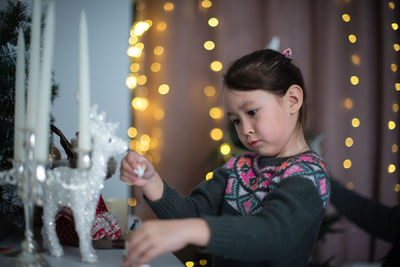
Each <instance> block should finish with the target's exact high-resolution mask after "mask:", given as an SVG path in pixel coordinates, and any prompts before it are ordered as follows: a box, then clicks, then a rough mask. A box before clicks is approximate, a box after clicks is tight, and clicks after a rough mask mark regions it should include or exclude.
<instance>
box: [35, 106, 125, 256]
mask: <svg viewBox="0 0 400 267" xmlns="http://www.w3.org/2000/svg"><path fill="white" fill-rule="evenodd" d="M89 124H90V125H89V128H90V134H91V137H92V151H91V153H90V164H89V166H90V167H89V168H88V169H72V168H69V167H65V166H62V167H58V168H55V169H52V170H50V171H48V175H49V178H48V179H46V181H45V183H44V188H43V191H44V199H43V201H44V205H43V228H42V235H43V245H44V247H45V248H47V249H48V250H49V251H50V254H51V255H53V256H56V257H60V256H62V255H63V249H62V247H61V245H60V242H59V240H58V237H57V234H56V229H55V227H56V223H55V217H56V214H57V212H58V210H59V209H60V208H61V207H63V206H67V207H70V208H71V209H72V211H73V215H74V220H75V227H76V232H77V233H78V235H79V249H80V252H81V256H82V261H83V262H88V263H93V262H96V261H97V255H96V253H95V251H94V249H93V246H92V236H91V229H92V226H93V223H94V219H95V213H96V206H97V203H98V200H99V196H100V192H101V190H102V189H103V187H104V186H103V183H104V180H105V177H106V173H107V162H108V159H109V158H110V157H113V156H116V155H118V154H122V153H124V152H125V151H126V150H127V148H128V146H127V142H125V141H123V140H122V139H120V138H119V137H117V136H116V134H115V132H116V129H117V124H115V123H111V122H108V121H106V119H105V114H98V113H97V108H96V106H94V107H93V108H92V110H91V114H90V121H89Z"/></svg>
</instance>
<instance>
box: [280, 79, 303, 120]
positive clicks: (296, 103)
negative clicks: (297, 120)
mask: <svg viewBox="0 0 400 267" xmlns="http://www.w3.org/2000/svg"><path fill="white" fill-rule="evenodd" d="M284 98H285V102H286V103H287V107H288V109H289V112H290V113H291V114H294V113H296V112H298V111H299V110H300V108H301V106H302V105H303V89H301V87H300V86H298V85H297V84H293V85H291V86H290V87H289V89H288V90H287V91H286V94H285V95H284Z"/></svg>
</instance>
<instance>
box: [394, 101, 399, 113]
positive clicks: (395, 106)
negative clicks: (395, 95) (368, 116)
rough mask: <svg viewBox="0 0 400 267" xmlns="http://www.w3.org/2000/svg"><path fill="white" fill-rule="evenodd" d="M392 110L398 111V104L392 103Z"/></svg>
mask: <svg viewBox="0 0 400 267" xmlns="http://www.w3.org/2000/svg"><path fill="white" fill-rule="evenodd" d="M392 110H393V112H398V111H399V104H397V103H394V104H393V105H392Z"/></svg>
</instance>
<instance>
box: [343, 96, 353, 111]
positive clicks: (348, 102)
mask: <svg viewBox="0 0 400 267" xmlns="http://www.w3.org/2000/svg"><path fill="white" fill-rule="evenodd" d="M344 107H345V108H346V109H348V110H350V109H352V108H353V100H352V99H351V98H346V99H345V100H344Z"/></svg>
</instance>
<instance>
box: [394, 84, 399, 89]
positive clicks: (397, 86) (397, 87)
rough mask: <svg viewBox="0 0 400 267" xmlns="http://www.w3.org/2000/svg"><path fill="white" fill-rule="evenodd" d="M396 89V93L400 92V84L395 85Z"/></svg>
mask: <svg viewBox="0 0 400 267" xmlns="http://www.w3.org/2000/svg"><path fill="white" fill-rule="evenodd" d="M394 88H396V91H400V83H396V84H395V85H394Z"/></svg>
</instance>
